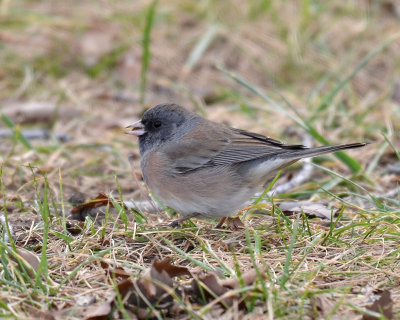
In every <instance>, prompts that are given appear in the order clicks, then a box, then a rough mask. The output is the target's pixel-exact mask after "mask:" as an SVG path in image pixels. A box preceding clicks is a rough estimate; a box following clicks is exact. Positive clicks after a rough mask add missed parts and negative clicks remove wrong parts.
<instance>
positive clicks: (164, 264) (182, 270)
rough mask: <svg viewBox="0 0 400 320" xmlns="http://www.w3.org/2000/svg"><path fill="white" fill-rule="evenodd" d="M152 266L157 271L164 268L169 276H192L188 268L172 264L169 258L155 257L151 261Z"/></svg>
mask: <svg viewBox="0 0 400 320" xmlns="http://www.w3.org/2000/svg"><path fill="white" fill-rule="evenodd" d="M153 267H154V268H155V269H156V270H157V271H158V272H162V270H165V271H166V272H167V273H168V275H169V276H170V277H171V278H173V277H179V276H185V275H186V276H190V277H191V276H192V274H191V273H190V271H189V269H188V268H186V267H180V266H176V265H173V264H172V263H171V259H170V258H166V259H164V260H157V259H155V260H154V261H153Z"/></svg>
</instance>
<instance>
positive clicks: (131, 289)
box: [85, 259, 191, 320]
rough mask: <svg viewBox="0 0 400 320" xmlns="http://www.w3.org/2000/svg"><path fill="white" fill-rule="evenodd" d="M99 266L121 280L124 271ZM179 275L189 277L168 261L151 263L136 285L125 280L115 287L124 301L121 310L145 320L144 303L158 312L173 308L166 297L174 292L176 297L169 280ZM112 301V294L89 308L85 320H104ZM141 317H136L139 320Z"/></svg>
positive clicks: (114, 296)
mask: <svg viewBox="0 0 400 320" xmlns="http://www.w3.org/2000/svg"><path fill="white" fill-rule="evenodd" d="M101 265H102V267H103V268H104V269H106V270H107V272H115V274H116V275H117V276H118V275H120V276H122V277H125V271H121V268H114V269H110V266H109V264H108V263H107V262H101ZM181 275H188V276H191V273H190V272H189V270H188V269H187V268H186V267H180V266H175V265H172V264H171V260H170V259H165V260H161V261H160V260H157V259H155V260H154V261H153V263H152V265H151V267H150V268H148V269H147V270H145V272H144V274H143V276H142V277H140V278H139V279H137V280H136V281H132V280H131V279H125V280H123V281H121V282H119V283H118V285H117V288H118V292H119V294H120V296H121V297H122V299H123V300H124V304H125V308H126V309H127V310H129V311H134V312H135V313H137V314H138V315H139V314H142V315H143V317H146V316H148V310H147V309H146V308H147V307H148V303H150V304H152V305H153V306H157V307H159V308H161V309H165V308H168V307H170V306H171V305H172V304H173V301H174V299H173V297H172V296H171V295H170V293H171V291H174V294H179V292H177V290H176V289H174V282H173V281H172V278H173V277H176V276H181ZM115 299H116V293H112V294H111V295H110V297H109V298H108V299H107V300H106V301H104V302H102V303H100V304H97V305H96V306H91V307H90V308H88V310H87V312H86V316H85V319H90V320H95V319H96V320H100V319H107V318H108V317H109V316H110V313H111V311H112V309H113V306H114V304H115V301H116V300H115ZM143 317H140V316H139V318H143Z"/></svg>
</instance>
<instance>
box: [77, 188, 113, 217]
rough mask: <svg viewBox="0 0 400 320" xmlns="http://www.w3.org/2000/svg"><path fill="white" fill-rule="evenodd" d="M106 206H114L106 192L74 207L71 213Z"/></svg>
mask: <svg viewBox="0 0 400 320" xmlns="http://www.w3.org/2000/svg"><path fill="white" fill-rule="evenodd" d="M105 206H110V207H112V206H113V204H112V202H111V200H110V199H109V198H108V197H107V196H106V195H105V194H104V193H99V194H98V196H97V197H96V198H94V199H91V200H89V201H88V202H86V203H84V204H81V205H79V206H77V207H75V208H73V209H72V210H71V214H78V213H80V212H81V211H83V210H87V209H93V208H98V207H105Z"/></svg>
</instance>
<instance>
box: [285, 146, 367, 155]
mask: <svg viewBox="0 0 400 320" xmlns="http://www.w3.org/2000/svg"><path fill="white" fill-rule="evenodd" d="M367 144H368V143H349V144H341V145H336V146H322V147H316V148H310V149H301V150H296V151H293V150H291V151H290V152H288V153H283V154H282V155H285V156H287V157H288V158H292V159H296V158H297V159H301V158H310V157H315V156H319V155H321V154H324V153H330V152H336V151H340V150H346V149H354V148H361V147H364V146H366V145H367Z"/></svg>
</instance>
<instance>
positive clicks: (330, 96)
mask: <svg viewBox="0 0 400 320" xmlns="http://www.w3.org/2000/svg"><path fill="white" fill-rule="evenodd" d="M399 37H400V36H399V35H396V36H394V37H391V38H389V39H387V40H386V41H384V42H383V43H382V44H381V45H380V46H378V47H376V48H375V49H374V50H372V51H370V52H369V53H368V54H367V55H366V56H365V57H364V58H363V59H361V61H360V62H359V63H358V64H357V65H356V67H355V68H354V69H353V71H352V72H351V73H350V74H349V75H347V76H346V77H345V78H344V79H343V80H342V81H340V82H339V83H338V84H337V85H336V87H335V88H333V90H332V91H331V92H329V93H328V95H326V96H325V98H324V99H323V100H322V102H321V104H320V105H319V107H318V108H317V109H316V110H315V111H314V114H313V115H312V116H311V117H310V118H309V119H308V121H307V122H308V124H311V123H312V122H313V121H314V120H315V119H316V118H317V117H318V115H319V114H320V113H321V112H322V111H324V110H325V109H326V108H328V107H329V106H330V105H331V103H332V101H333V99H334V98H335V97H336V95H337V94H338V93H339V92H340V91H341V90H342V89H343V87H344V86H345V85H346V84H347V83H348V82H349V81H350V80H351V79H353V78H354V77H355V75H356V74H357V73H358V72H359V71H360V70H362V69H363V68H364V67H365V66H366V65H367V64H368V62H370V61H371V60H372V59H373V58H374V57H375V56H376V55H377V54H378V53H380V52H381V51H382V50H383V49H385V48H386V47H388V46H389V45H390V44H391V43H392V42H393V41H395V40H397V39H398V38H399Z"/></svg>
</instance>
